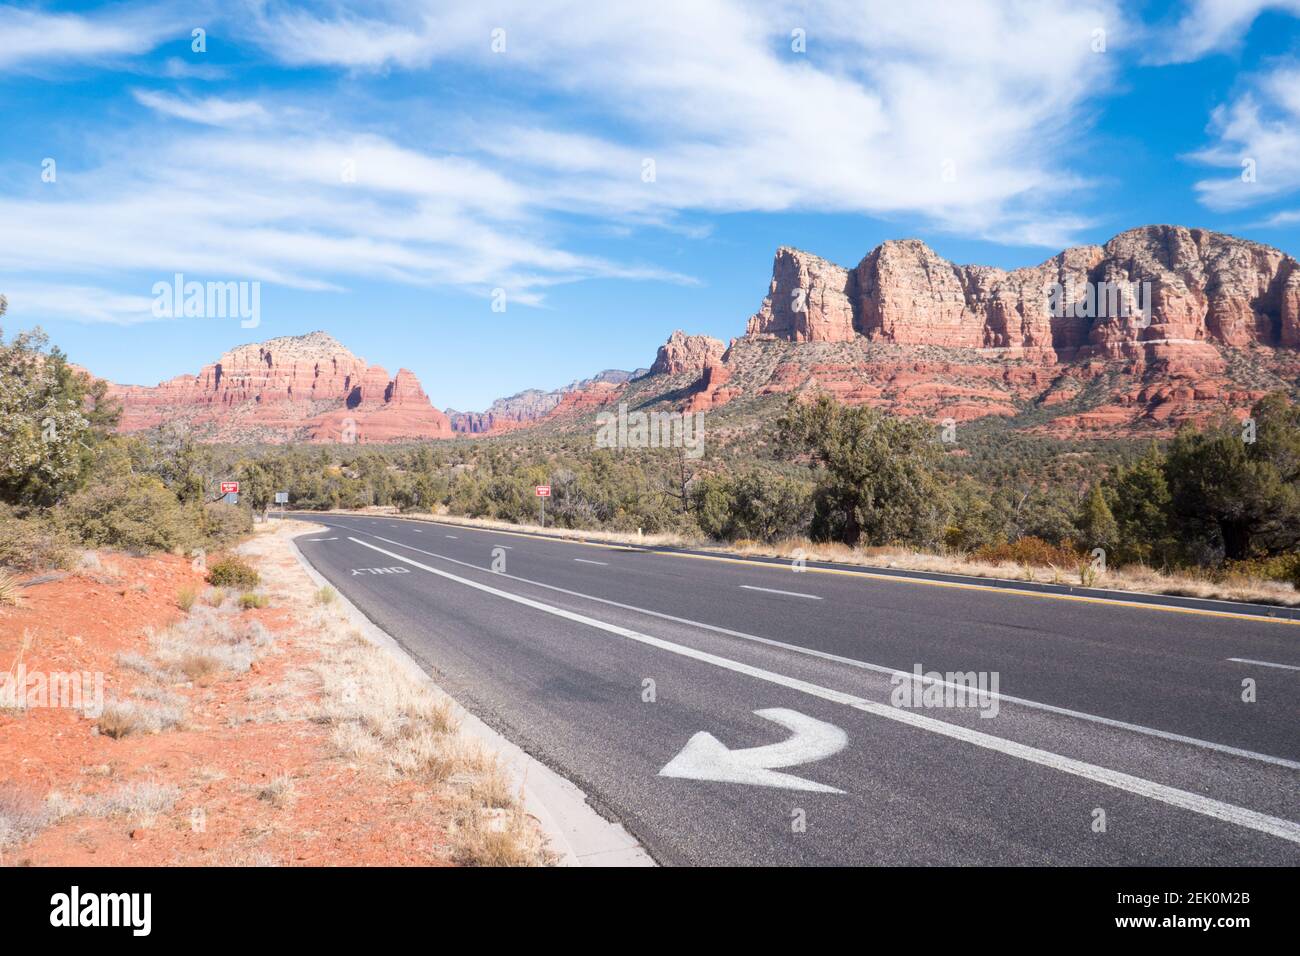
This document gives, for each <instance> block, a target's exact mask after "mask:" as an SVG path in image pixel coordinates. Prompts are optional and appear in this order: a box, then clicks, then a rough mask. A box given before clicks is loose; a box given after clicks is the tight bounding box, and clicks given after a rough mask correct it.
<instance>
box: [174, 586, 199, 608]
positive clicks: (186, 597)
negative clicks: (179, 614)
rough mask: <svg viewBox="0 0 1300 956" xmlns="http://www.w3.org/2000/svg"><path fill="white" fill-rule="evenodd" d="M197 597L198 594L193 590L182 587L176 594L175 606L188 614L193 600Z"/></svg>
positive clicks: (192, 605)
mask: <svg viewBox="0 0 1300 956" xmlns="http://www.w3.org/2000/svg"><path fill="white" fill-rule="evenodd" d="M197 597H198V592H197V591H195V590H194V588H192V587H188V586H186V587H183V588H181V589H180V590H179V591H177V592H176V606H177V607H179V608H180V609H181V610H182V611H184V612H185V613H186V614H188V613H189V612H190V608H192V607H194V599H195V598H197Z"/></svg>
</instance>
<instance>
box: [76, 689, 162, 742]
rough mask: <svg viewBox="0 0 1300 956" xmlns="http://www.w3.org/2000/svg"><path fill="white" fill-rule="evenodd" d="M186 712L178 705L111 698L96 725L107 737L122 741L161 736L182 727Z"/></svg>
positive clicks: (105, 704) (106, 702)
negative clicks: (151, 735) (137, 736)
mask: <svg viewBox="0 0 1300 956" xmlns="http://www.w3.org/2000/svg"><path fill="white" fill-rule="evenodd" d="M183 719H184V710H183V709H182V708H181V707H179V706H175V705H171V704H162V705H156V706H155V705H150V704H144V703H141V702H140V701H136V700H120V699H118V698H110V699H109V700H107V701H105V703H104V712H103V713H102V714H100V715H99V720H98V722H97V723H96V726H97V727H98V728H99V732H100V733H101V734H104V735H105V736H108V737H112V738H113V739H114V740H120V739H122V738H123V737H129V736H131V735H132V734H160V733H162V732H163V731H165V730H174V729H175V728H177V727H179V726H181V723H182V721H183Z"/></svg>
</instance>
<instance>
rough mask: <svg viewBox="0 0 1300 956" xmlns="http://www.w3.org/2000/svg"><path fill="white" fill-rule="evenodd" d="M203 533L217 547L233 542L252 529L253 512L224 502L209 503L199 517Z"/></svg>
mask: <svg viewBox="0 0 1300 956" xmlns="http://www.w3.org/2000/svg"><path fill="white" fill-rule="evenodd" d="M201 523H202V528H203V535H204V537H206V538H207V539H208V541H209V542H210V543H211V544H213V545H216V546H218V547H220V546H222V545H229V544H233V543H234V542H236V541H238V540H239V539H240V538H242V537H243V536H244V535H246V534H250V533H251V532H252V530H253V512H252V511H250V510H249V509H248V508H243V507H239V506H231V505H226V504H209V505H205V506H204V508H203V514H202V518H201Z"/></svg>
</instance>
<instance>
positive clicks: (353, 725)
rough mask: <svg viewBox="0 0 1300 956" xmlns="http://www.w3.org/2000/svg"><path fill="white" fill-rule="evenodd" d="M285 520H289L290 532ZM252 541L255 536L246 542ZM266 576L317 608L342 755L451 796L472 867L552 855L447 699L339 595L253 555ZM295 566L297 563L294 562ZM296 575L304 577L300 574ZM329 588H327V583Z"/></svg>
mask: <svg viewBox="0 0 1300 956" xmlns="http://www.w3.org/2000/svg"><path fill="white" fill-rule="evenodd" d="M290 531H291V529H287V530H286V533H289V532H290ZM247 547H249V548H250V549H251V550H253V551H254V552H256V550H258V548H257V543H256V542H253V543H250V545H249V546H247ZM259 569H260V570H261V572H262V574H263V579H264V581H265V583H266V585H267V586H268V587H269V588H271V589H273V590H277V591H279V592H280V593H282V594H285V595H286V597H287V599H288V600H290V602H291V604H292V603H294V601H293V597H294V596H293V595H292V593H291V592H292V591H293V590H294V589H295V588H296V589H297V590H298V591H299V592H300V593H299V594H297V595H296V598H297V601H300V602H301V605H300V606H303V607H314V611H313V612H311V617H310V621H309V622H307V623H308V628H309V630H310V632H311V633H312V635H313V642H314V643H315V644H316V646H317V650H318V651H319V657H318V659H317V661H316V662H315V663H314V664H313V665H312V667H311V675H312V676H314V678H315V680H316V682H317V683H318V685H319V694H318V697H317V703H316V711H315V714H314V715H313V719H314V720H315V721H316V722H318V723H321V724H325V725H327V726H329V728H330V740H331V743H332V744H333V746H334V749H335V751H336V752H337V753H338V754H339V756H340V757H342V758H344V759H346V760H348V761H351V762H353V763H355V764H357V765H358V766H360V767H363V768H366V769H368V770H369V771H371V772H373V773H376V774H379V775H380V776H381V777H383V778H386V779H392V780H413V781H417V782H418V783H419V784H421V785H423V786H427V787H428V788H429V789H430V791H431V792H432V793H433V794H434V795H435V796H438V797H440V798H441V799H443V800H445V801H446V802H447V805H448V807H449V813H450V816H451V820H452V822H451V825H450V826H449V829H448V838H449V840H450V842H451V845H452V850H453V854H452V855H453V859H454V860H455V862H458V863H461V864H464V865H475V866H538V865H545V864H548V863H550V862H552V861H553V856H552V854H550V853H549V851H548V850H547V848H546V845H545V839H544V837H543V836H542V834H541V832H540V830H539V828H538V827H537V825H536V823H535V821H533V820H532V818H531V817H529V816H528V815H527V814H526V813H525V812H524V810H523V809H522V807H521V805H520V801H519V797H518V795H517V794H516V793H514V792H513V788H512V786H511V783H510V780H509V777H508V776H507V774H506V773H505V772H504V771H503V770H502V768H501V766H500V765H499V764H498V762H497V759H496V757H495V756H494V755H493V754H492V753H490V752H489V751H488V750H486V749H485V748H484V746H483V745H482V744H480V743H478V742H477V741H475V740H472V739H470V738H468V737H467V736H466V735H465V734H463V733H462V732H461V730H460V728H459V726H458V723H457V720H456V718H455V715H454V707H455V705H454V704H453V702H452V701H451V700H450V699H448V698H446V697H444V696H442V695H441V694H439V693H437V692H436V691H435V690H434V689H433V688H431V687H430V686H429V685H428V684H427V683H426V682H424V681H421V680H419V679H418V678H417V677H416V676H414V675H412V674H411V672H410V671H408V670H407V669H406V668H405V667H403V666H402V664H401V663H400V662H399V661H398V660H397V659H396V658H395V657H394V656H393V655H392V653H391V652H390V651H388V650H386V649H383V648H379V647H376V646H375V645H373V644H371V643H370V642H369V641H368V640H366V638H365V636H364V635H363V634H361V633H360V632H359V631H358V630H356V628H355V627H354V626H353V625H352V624H351V622H350V621H349V620H348V617H347V611H346V609H345V608H344V606H343V604H342V602H341V601H339V600H338V599H337V595H334V596H332V597H331V598H328V599H325V600H322V599H321V597H320V594H321V591H320V590H318V589H316V588H314V587H307V586H305V585H303V584H301V583H297V584H295V582H294V581H291V580H288V579H287V572H283V571H281V570H280V569H278V568H276V567H273V566H268V565H263V564H259ZM294 570H296V569H294ZM299 578H300V576H299ZM331 593H332V590H331Z"/></svg>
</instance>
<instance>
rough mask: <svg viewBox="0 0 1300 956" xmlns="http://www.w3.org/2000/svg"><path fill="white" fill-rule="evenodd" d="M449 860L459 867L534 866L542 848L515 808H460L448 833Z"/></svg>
mask: <svg viewBox="0 0 1300 956" xmlns="http://www.w3.org/2000/svg"><path fill="white" fill-rule="evenodd" d="M449 836H450V838H451V848H452V859H453V860H455V861H456V862H457V863H459V864H461V865H462V866H536V865H537V863H538V858H539V856H541V857H544V856H545V849H544V847H542V846H541V845H540V844H539V840H538V837H537V835H536V831H535V830H534V828H533V827H532V826H531V825H530V822H529V819H528V815H527V814H525V813H524V812H523V810H521V809H520V808H519V807H518V806H512V807H510V808H508V809H480V808H478V807H474V806H464V807H462V808H461V809H460V812H459V813H458V814H457V815H456V821H455V823H454V825H453V826H452V828H451V832H450V834H449Z"/></svg>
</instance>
